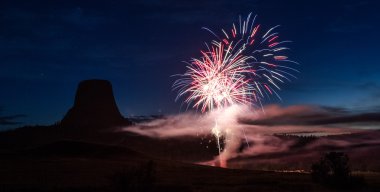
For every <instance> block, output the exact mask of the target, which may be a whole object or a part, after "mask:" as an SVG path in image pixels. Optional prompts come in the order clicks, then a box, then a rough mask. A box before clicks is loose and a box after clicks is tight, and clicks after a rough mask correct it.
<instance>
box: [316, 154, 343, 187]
mask: <svg viewBox="0 0 380 192" xmlns="http://www.w3.org/2000/svg"><path fill="white" fill-rule="evenodd" d="M348 161H349V159H348V156H347V155H346V154H344V153H342V152H330V153H327V154H325V155H324V156H323V157H322V158H321V160H320V161H319V162H318V163H315V164H313V165H312V168H311V174H312V177H313V179H314V180H315V181H317V182H328V181H334V182H344V181H346V180H348V178H349V177H350V175H351V171H350V167H349V164H348Z"/></svg>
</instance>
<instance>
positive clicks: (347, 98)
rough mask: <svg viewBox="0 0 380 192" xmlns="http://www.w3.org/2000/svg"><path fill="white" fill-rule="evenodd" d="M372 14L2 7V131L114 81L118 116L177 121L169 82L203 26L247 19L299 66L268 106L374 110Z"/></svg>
mask: <svg viewBox="0 0 380 192" xmlns="http://www.w3.org/2000/svg"><path fill="white" fill-rule="evenodd" d="M379 11H380V2H379V1H376V0H372V1H371V0H367V1H365V0H356V1H353V0H336V1H332V0H314V1H301V0H299V1H296V0H288V1H284V0H265V1H264V0H262V1H261V0H234V1H230V0H222V1H202V0H194V1H177V0H170V1H165V0H162V1H160V0H146V1H135V2H133V1H121V0H120V1H95V0H89V1H48V0H47V1H26V0H25V1H17V0H12V1H2V2H1V3H0V25H1V27H0V89H1V94H0V127H1V128H3V129H4V128H10V127H17V126H21V125H25V124H32V125H33V124H46V125H47V124H51V123H54V122H56V121H59V120H60V119H61V118H62V117H63V116H64V114H65V113H66V111H67V110H68V109H69V108H70V107H71V106H72V104H73V101H74V95H75V91H76V88H77V84H78V83H79V82H80V81H81V80H85V79H93V78H100V79H107V80H109V81H111V83H112V84H113V90H114V94H115V98H116V102H117V104H118V106H119V109H120V111H121V113H122V114H123V115H124V116H129V115H150V114H176V113H179V112H181V111H183V110H184V109H183V108H182V109H181V102H175V101H174V100H175V96H176V92H175V91H172V88H171V86H172V84H173V82H174V80H175V78H174V77H171V76H172V75H174V74H180V73H184V72H185V66H186V64H185V63H183V62H182V61H188V60H189V59H191V58H192V57H199V56H200V53H199V50H200V49H203V48H204V42H208V41H210V40H211V39H213V37H212V35H211V34H210V33H209V32H207V31H205V30H202V29H201V28H202V27H208V28H210V29H213V30H215V31H218V30H219V29H220V28H229V27H230V26H231V24H232V22H234V21H236V20H237V19H238V16H239V15H242V16H246V15H247V14H248V13H250V12H253V14H257V15H258V20H257V21H258V22H259V23H261V24H262V27H264V29H269V28H271V27H273V26H275V25H277V24H279V25H281V27H280V28H279V30H278V31H279V32H280V34H281V37H282V39H288V40H292V41H293V43H291V44H288V47H290V48H291V52H290V53H289V57H291V58H292V59H293V60H296V61H298V62H299V63H300V64H301V65H300V66H299V67H298V69H299V70H300V71H301V73H300V74H298V75H297V76H298V80H295V81H293V82H292V83H290V84H288V85H286V86H285V87H284V89H283V91H281V92H280V94H281V97H282V99H283V102H280V101H279V100H276V99H273V100H272V101H268V102H269V103H277V104H280V105H284V106H289V105H300V104H312V105H321V106H330V107H339V108H345V109H350V110H354V111H355V110H361V111H375V110H376V111H378V110H379V109H380V57H379V53H380V52H379V50H380V49H379V45H380V38H379V36H378V34H379V31H380V25H379V24H380V15H379Z"/></svg>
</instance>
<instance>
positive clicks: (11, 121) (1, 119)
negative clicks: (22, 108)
mask: <svg viewBox="0 0 380 192" xmlns="http://www.w3.org/2000/svg"><path fill="white" fill-rule="evenodd" d="M23 117H26V115H10V116H0V125H18V124H22V122H18V121H15V120H17V119H19V118H23Z"/></svg>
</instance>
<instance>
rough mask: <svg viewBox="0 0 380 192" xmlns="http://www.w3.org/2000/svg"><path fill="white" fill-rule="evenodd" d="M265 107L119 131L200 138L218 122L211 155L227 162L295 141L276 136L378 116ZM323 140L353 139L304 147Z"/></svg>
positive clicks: (339, 128)
mask: <svg viewBox="0 0 380 192" xmlns="http://www.w3.org/2000/svg"><path fill="white" fill-rule="evenodd" d="M264 111H265V113H264V112H262V111H261V110H260V111H255V110H253V109H251V108H248V107H243V106H231V107H229V108H226V109H224V110H219V111H215V112H210V113H207V114H204V115H201V114H195V113H184V114H179V115H173V116H168V117H166V118H163V119H157V120H153V121H150V122H146V123H141V124H137V125H135V126H133V127H127V128H125V129H124V130H125V131H129V132H134V133H138V134H141V135H145V136H149V137H152V138H160V139H165V138H176V137H183V136H192V137H202V136H208V135H210V134H211V130H212V128H213V127H214V126H216V124H217V126H218V127H219V129H220V130H221V133H222V137H223V139H222V140H223V141H224V147H223V151H222V153H221V154H220V156H219V157H217V158H216V159H219V158H220V159H221V160H222V161H227V160H229V159H232V158H235V157H238V156H239V157H249V156H257V155H260V154H265V153H274V152H286V151H288V150H289V148H290V147H291V146H292V145H294V141H284V140H281V139H280V138H278V137H276V136H275V134H294V135H315V136H325V135H341V134H350V133H358V132H363V131H365V130H364V129H363V128H367V127H366V123H369V122H370V123H371V125H379V123H380V120H379V118H377V119H376V118H375V117H378V116H379V114H378V113H364V114H351V113H348V112H346V111H345V110H343V109H338V108H326V107H319V106H307V105H299V106H290V107H285V108H284V107H280V106H278V105H269V106H266V107H265V108H264ZM349 125H350V126H349ZM350 127H351V128H350ZM359 140H361V139H359ZM361 142H370V143H379V142H378V140H367V139H364V140H363V141H361ZM322 144H323V145H333V146H337V147H344V146H349V145H351V144H352V143H350V141H344V140H342V141H339V140H338V141H334V140H323V139H321V142H319V143H314V144H313V145H311V146H308V147H309V148H314V147H318V146H320V145H322ZM242 146H244V147H243V148H242ZM215 147H216V146H215ZM222 163H223V162H222Z"/></svg>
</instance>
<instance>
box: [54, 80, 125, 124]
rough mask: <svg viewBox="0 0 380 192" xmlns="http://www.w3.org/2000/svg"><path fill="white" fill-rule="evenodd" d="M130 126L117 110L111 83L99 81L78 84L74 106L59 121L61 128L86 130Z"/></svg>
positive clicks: (86, 81)
mask: <svg viewBox="0 0 380 192" xmlns="http://www.w3.org/2000/svg"><path fill="white" fill-rule="evenodd" d="M130 124H131V123H130V122H129V121H128V120H126V119H124V117H123V116H122V115H121V114H120V111H119V109H118V108H117V105H116V102H115V98H114V95H113V91H112V85H111V83H110V82H109V81H107V80H99V79H92V80H85V81H82V82H80V83H79V86H78V89H77V92H76V96H75V102H74V106H73V107H72V108H71V109H70V110H69V111H68V112H67V114H66V115H65V117H64V118H63V120H62V121H61V125H62V126H63V127H72V128H87V129H94V128H95V129H100V128H111V127H115V126H125V125H130Z"/></svg>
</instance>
